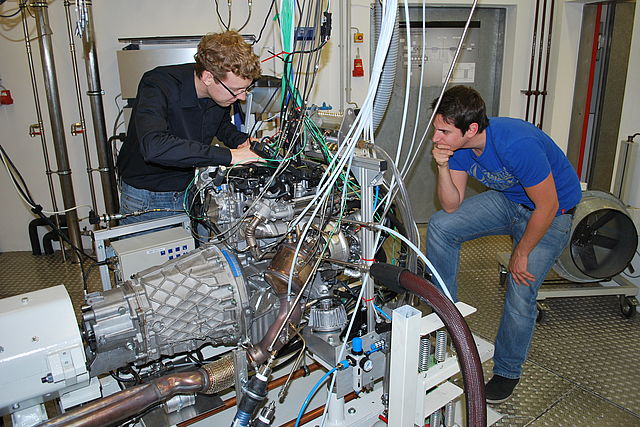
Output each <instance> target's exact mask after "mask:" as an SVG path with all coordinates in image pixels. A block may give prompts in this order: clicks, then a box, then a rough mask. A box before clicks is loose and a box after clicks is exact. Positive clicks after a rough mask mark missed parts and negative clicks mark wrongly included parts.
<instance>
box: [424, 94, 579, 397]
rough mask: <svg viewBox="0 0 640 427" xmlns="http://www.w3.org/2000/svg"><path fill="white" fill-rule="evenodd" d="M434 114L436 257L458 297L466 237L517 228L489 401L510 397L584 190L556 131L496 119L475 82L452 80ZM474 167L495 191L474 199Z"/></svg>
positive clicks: (432, 232)
mask: <svg viewBox="0 0 640 427" xmlns="http://www.w3.org/2000/svg"><path fill="white" fill-rule="evenodd" d="M431 108H433V109H436V108H437V109H436V115H435V118H434V121H433V127H434V135H433V142H434V147H433V150H432V154H433V158H434V160H435V162H436V165H437V187H436V191H437V195H438V199H439V200H440V204H441V205H442V208H443V210H442V211H440V212H437V213H436V214H434V215H433V216H432V217H431V218H430V220H429V228H428V231H427V244H426V252H427V256H428V257H429V258H430V260H431V261H432V262H433V265H434V267H435V269H436V270H437V271H438V272H439V273H440V275H441V276H442V279H443V281H444V283H445V285H446V286H447V287H448V288H449V290H450V291H451V294H452V295H453V296H454V297H455V295H456V293H457V286H458V285H457V282H456V275H457V273H458V264H459V261H460V246H461V244H462V242H465V241H467V240H473V239H476V238H478V237H482V236H488V235H504V234H508V235H511V237H512V238H513V252H512V253H511V258H510V260H509V271H510V273H511V274H510V275H509V278H508V288H507V293H506V296H505V303H504V309H503V313H502V318H501V320H500V327H499V329H498V333H497V336H496V343H495V354H494V357H493V361H494V368H493V377H492V378H491V380H490V381H489V382H488V383H487V384H486V386H485V391H486V395H487V401H488V402H490V403H500V402H503V401H505V400H506V399H507V398H509V397H510V396H511V394H512V393H513V390H514V388H515V387H516V385H517V384H518V381H519V379H520V375H521V373H522V364H523V363H524V361H525V360H526V358H527V353H528V352H529V345H530V343H531V338H532V336H533V330H534V327H535V322H536V317H537V307H536V296H537V293H538V289H539V287H540V284H541V283H542V281H543V280H544V278H545V276H546V275H547V273H548V272H549V270H550V269H551V267H552V266H553V264H554V263H555V261H556V259H557V258H558V256H560V254H561V252H562V251H563V249H564V248H565V246H566V245H567V243H568V241H569V238H570V231H571V221H572V218H573V215H572V214H573V211H574V208H575V206H576V204H577V203H578V202H579V201H580V198H581V195H582V193H581V190H580V182H579V180H578V177H577V175H576V173H575V171H574V169H573V167H572V166H571V164H570V163H569V160H568V159H567V157H566V156H565V155H564V153H563V152H562V150H560V148H559V147H558V146H557V145H556V144H555V143H554V142H553V140H552V139H551V138H550V137H549V136H548V135H546V134H545V133H544V132H542V131H541V130H540V129H538V128H537V127H535V126H534V125H532V124H531V123H528V122H525V121H523V120H519V119H511V118H498V117H496V118H491V119H489V118H487V115H486V107H485V104H484V101H483V100H482V97H481V96H480V94H479V93H478V92H477V91H475V90H474V89H472V88H469V87H465V86H455V87H452V88H450V89H448V90H447V91H446V92H445V93H444V95H443V97H442V100H441V102H440V104H439V105H437V100H434V101H433V103H432V104H431ZM469 176H471V177H473V178H475V179H477V180H478V181H480V182H481V183H483V184H484V185H486V186H487V187H489V188H490V190H489V191H486V192H483V193H481V194H478V195H476V196H473V197H470V198H468V199H465V198H464V196H465V187H466V185H467V179H468V177H469Z"/></svg>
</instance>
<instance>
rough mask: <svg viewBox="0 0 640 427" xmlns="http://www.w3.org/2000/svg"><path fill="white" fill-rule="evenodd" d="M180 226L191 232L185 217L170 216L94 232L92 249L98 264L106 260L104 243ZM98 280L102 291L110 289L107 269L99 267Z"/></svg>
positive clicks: (189, 222) (188, 221)
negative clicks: (135, 234)
mask: <svg viewBox="0 0 640 427" xmlns="http://www.w3.org/2000/svg"><path fill="white" fill-rule="evenodd" d="M177 224H182V227H183V228H184V229H185V230H191V221H190V220H189V217H188V216H187V215H172V216H168V217H165V218H160V219H154V220H152V221H141V222H136V223H134V224H127V225H121V226H118V227H113V228H107V229H104V230H96V231H94V232H93V233H92V238H93V247H94V250H95V253H96V259H97V260H98V262H101V261H104V260H106V259H107V247H106V244H105V242H106V241H108V240H110V239H114V238H116V237H124V236H128V235H130V234H134V233H140V232H144V231H150V230H155V229H158V228H162V227H167V226H171V225H177ZM100 279H101V280H102V290H103V291H108V290H109V289H111V277H110V276H109V267H108V266H106V265H100Z"/></svg>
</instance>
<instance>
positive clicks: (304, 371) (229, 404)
mask: <svg viewBox="0 0 640 427" xmlns="http://www.w3.org/2000/svg"><path fill="white" fill-rule="evenodd" d="M320 367H321V366H320V364H319V363H312V364H311V365H308V366H306V367H302V368H300V369H298V370H296V371H294V372H293V375H291V379H298V378H300V377H306V376H308V375H309V374H310V373H311V372H315V371H317V370H318V369H320ZM287 380H288V376H287V375H283V376H281V377H278V378H276V379H275V380H271V381H269V384H267V390H273V389H275V388H278V387H280V386H281V385H283V384H284V383H285V382H286V381H287ZM354 395H355V393H354ZM237 403H238V400H237V398H236V396H234V397H230V398H228V399H227V400H225V401H224V402H223V403H222V405H221V406H218V407H217V408H215V409H212V410H210V411H208V412H205V413H202V414H200V415H198V416H196V417H194V418H191V419H190V420H186V421H183V422H181V423H179V424H178V427H186V426H188V425H191V424H195V423H197V422H198V421H202V420H204V419H205V418H209V417H211V416H213V415H215V414H218V413H220V412H223V411H226V410H227V409H230V408H233V407H234V406H236V405H237Z"/></svg>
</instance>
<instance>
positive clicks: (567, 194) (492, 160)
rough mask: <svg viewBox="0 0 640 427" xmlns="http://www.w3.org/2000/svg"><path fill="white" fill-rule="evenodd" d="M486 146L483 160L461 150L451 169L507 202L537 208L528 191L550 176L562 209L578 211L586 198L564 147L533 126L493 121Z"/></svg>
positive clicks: (450, 165) (522, 121)
mask: <svg viewBox="0 0 640 427" xmlns="http://www.w3.org/2000/svg"><path fill="white" fill-rule="evenodd" d="M485 133H486V144H485V147H484V151H483V152H482V154H481V155H480V156H476V155H475V153H474V152H473V150H472V149H460V150H456V152H455V153H454V154H453V156H451V158H450V159H449V168H450V169H452V170H459V171H465V172H467V173H468V174H469V175H470V176H472V177H473V178H475V179H477V180H478V181H480V182H481V183H482V184H484V185H486V186H487V187H489V188H491V189H493V190H497V191H501V192H502V193H504V195H505V196H506V197H507V199H509V200H511V201H514V202H516V203H520V204H523V205H525V206H528V207H529V208H531V209H533V208H535V206H534V204H533V202H532V201H531V199H529V197H528V196H527V193H526V192H525V190H524V188H525V187H532V186H534V185H537V184H540V183H541V182H542V181H543V180H544V179H545V178H546V177H547V176H548V175H549V172H551V173H552V174H553V180H554V182H555V185H556V192H557V193H558V202H559V204H560V209H559V210H558V214H560V213H561V212H562V211H563V210H568V209H571V208H572V207H574V206H575V205H576V204H578V202H579V201H580V198H581V197H582V191H581V189H580V180H579V179H578V176H577V175H576V172H575V170H574V169H573V166H572V165H571V163H569V159H567V156H565V155H564V153H563V152H562V150H561V149H560V147H558V146H557V145H556V144H555V142H553V140H552V139H551V138H550V137H549V136H548V135H547V134H545V133H544V132H542V131H541V130H540V129H538V128H537V127H536V126H534V125H533V124H531V123H529V122H525V121H524V120H520V119H512V118H508V117H492V118H491V119H490V120H489V126H488V127H487V129H486V130H485Z"/></svg>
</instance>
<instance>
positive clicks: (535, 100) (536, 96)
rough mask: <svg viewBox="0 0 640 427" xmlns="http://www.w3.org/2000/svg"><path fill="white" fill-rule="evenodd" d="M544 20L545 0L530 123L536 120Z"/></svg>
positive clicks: (545, 17)
mask: <svg viewBox="0 0 640 427" xmlns="http://www.w3.org/2000/svg"><path fill="white" fill-rule="evenodd" d="M546 20H547V0H544V3H543V6H542V24H541V29H540V39H541V41H540V43H539V46H538V49H539V52H538V70H537V72H536V90H535V93H534V96H533V114H531V119H532V122H531V123H533V124H535V122H536V114H537V112H538V96H539V95H540V71H541V70H542V49H543V48H544V45H543V43H542V37H543V34H544V29H545V25H546Z"/></svg>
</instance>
